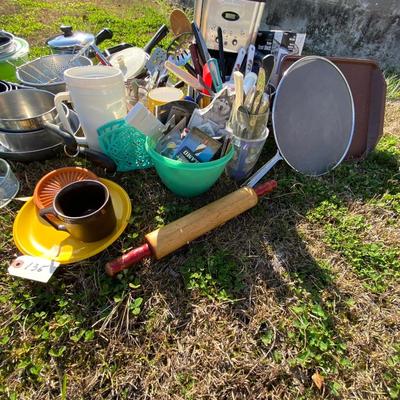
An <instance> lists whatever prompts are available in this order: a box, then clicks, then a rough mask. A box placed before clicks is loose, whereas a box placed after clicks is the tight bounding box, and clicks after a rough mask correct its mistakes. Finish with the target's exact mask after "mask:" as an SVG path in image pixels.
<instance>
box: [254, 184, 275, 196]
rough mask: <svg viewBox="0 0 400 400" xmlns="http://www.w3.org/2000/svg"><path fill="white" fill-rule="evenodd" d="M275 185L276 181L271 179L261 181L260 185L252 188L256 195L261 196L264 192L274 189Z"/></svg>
mask: <svg viewBox="0 0 400 400" xmlns="http://www.w3.org/2000/svg"><path fill="white" fill-rule="evenodd" d="M277 186H278V182H277V181H274V180H271V181H267V182H265V183H263V184H262V185H258V186H257V187H255V188H254V191H255V192H256V194H257V196H258V197H262V196H264V195H265V194H267V193H270V192H272V191H273V190H274V189H276V188H277Z"/></svg>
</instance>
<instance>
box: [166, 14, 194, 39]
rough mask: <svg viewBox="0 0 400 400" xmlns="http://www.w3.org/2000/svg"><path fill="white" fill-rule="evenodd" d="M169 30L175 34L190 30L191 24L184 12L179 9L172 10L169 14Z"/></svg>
mask: <svg viewBox="0 0 400 400" xmlns="http://www.w3.org/2000/svg"><path fill="white" fill-rule="evenodd" d="M169 21H170V24H171V30H172V32H173V34H174V35H175V36H178V35H181V34H182V33H186V32H192V26H191V24H190V21H189V19H188V17H187V16H186V14H185V13H184V12H183V11H182V10H179V9H176V10H173V11H172V12H171V14H170V16H169Z"/></svg>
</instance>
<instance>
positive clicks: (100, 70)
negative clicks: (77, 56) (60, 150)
mask: <svg viewBox="0 0 400 400" xmlns="http://www.w3.org/2000/svg"><path fill="white" fill-rule="evenodd" d="M64 78H65V83H66V86H67V89H68V92H61V93H58V94H57V95H56V96H55V99H54V102H55V106H56V108H57V111H58V114H59V117H60V121H61V122H62V124H63V126H64V127H66V129H68V131H69V132H71V133H72V130H71V127H70V125H69V122H68V119H67V116H66V115H65V111H64V107H62V102H63V101H70V102H72V105H73V107H74V110H75V111H76V113H77V114H78V116H79V120H80V122H81V125H82V129H83V132H84V134H85V137H84V138H82V137H76V140H77V142H78V143H79V144H86V145H87V146H88V147H89V148H90V149H92V150H97V151H100V152H101V148H100V146H99V141H98V134H97V128H99V127H100V126H101V125H104V124H105V123H107V122H109V121H112V120H115V119H119V118H124V117H125V116H126V114H127V100H126V92H125V85H124V78H123V75H122V72H121V71H120V70H119V69H118V68H114V67H109V66H97V65H96V66H85V67H74V68H70V69H67V70H66V71H65V72H64Z"/></svg>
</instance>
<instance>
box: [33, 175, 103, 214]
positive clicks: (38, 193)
mask: <svg viewBox="0 0 400 400" xmlns="http://www.w3.org/2000/svg"><path fill="white" fill-rule="evenodd" d="M83 179H93V180H97V179H98V178H97V176H96V175H95V174H94V173H93V172H91V171H89V170H87V169H85V168H80V167H65V168H59V169H56V170H54V171H52V172H49V173H48V174H47V175H45V176H43V177H42V178H41V179H40V181H39V182H38V183H37V185H36V187H35V191H34V192H33V200H34V202H35V205H36V207H37V208H38V209H39V210H41V209H42V208H46V207H50V206H51V205H52V203H53V199H54V197H55V195H56V194H57V193H58V192H59V191H60V190H61V189H62V188H63V187H64V186H67V185H68V184H70V183H72V182H76V181H81V180H83Z"/></svg>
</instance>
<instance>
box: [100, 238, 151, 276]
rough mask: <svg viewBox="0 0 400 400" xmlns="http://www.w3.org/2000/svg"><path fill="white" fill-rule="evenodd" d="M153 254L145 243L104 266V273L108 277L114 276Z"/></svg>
mask: <svg viewBox="0 0 400 400" xmlns="http://www.w3.org/2000/svg"><path fill="white" fill-rule="evenodd" d="M152 255H153V253H152V251H151V249H150V246H149V245H148V244H147V243H145V244H143V245H142V246H140V247H137V248H136V249H133V250H131V251H130V252H128V253H126V254H124V255H122V256H121V257H118V258H116V259H115V260H112V261H110V262H108V263H107V264H106V273H107V275H108V276H115V275H117V274H118V273H119V272H121V271H122V270H124V269H126V268H129V267H130V266H131V265H132V264H135V263H137V262H139V261H141V260H143V258H146V257H150V256H152Z"/></svg>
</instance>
